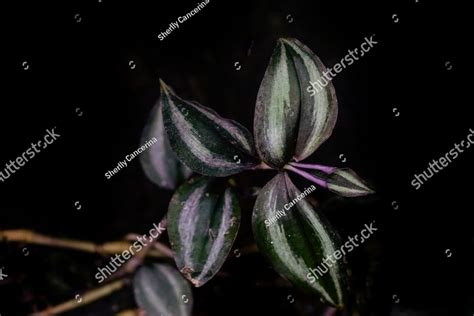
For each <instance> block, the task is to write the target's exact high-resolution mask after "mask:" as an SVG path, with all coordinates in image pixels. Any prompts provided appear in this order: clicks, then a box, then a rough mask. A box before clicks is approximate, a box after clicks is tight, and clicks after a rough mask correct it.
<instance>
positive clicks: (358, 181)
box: [289, 167, 375, 197]
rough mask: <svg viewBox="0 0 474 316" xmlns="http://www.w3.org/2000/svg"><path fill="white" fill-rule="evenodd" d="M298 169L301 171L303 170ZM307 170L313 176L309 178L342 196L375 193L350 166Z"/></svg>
mask: <svg viewBox="0 0 474 316" xmlns="http://www.w3.org/2000/svg"><path fill="white" fill-rule="evenodd" d="M289 170H293V171H296V170H294V169H293V168H292V167H289ZM298 171H299V173H301V170H298ZM305 172H307V173H309V174H310V175H311V176H312V178H311V177H307V179H309V180H313V182H315V183H317V184H319V185H321V186H323V187H325V188H327V189H328V190H329V191H331V192H333V193H336V194H339V195H342V196H346V197H356V196H363V195H368V194H373V193H375V192H374V191H373V190H372V189H371V188H370V187H369V186H368V185H367V184H365V182H364V181H363V180H362V178H361V177H359V176H358V175H357V173H355V172H354V171H353V170H352V169H349V168H342V169H339V168H335V167H325V168H318V169H313V170H310V171H308V170H306V171H305ZM305 172H303V173H305ZM297 173H298V172H297Z"/></svg>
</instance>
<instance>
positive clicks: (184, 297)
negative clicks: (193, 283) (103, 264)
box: [133, 264, 193, 316]
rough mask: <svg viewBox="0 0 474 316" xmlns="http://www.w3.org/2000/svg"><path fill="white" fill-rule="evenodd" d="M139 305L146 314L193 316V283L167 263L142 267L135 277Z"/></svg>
mask: <svg viewBox="0 0 474 316" xmlns="http://www.w3.org/2000/svg"><path fill="white" fill-rule="evenodd" d="M133 288H134V293H135V300H136V301H137V305H138V306H139V307H140V308H142V309H143V310H144V311H145V314H146V315H150V316H151V315H153V316H155V315H156V316H160V315H166V316H168V315H173V316H188V315H191V311H192V306H193V294H192V291H191V287H190V286H189V283H188V282H186V280H185V279H184V278H183V277H182V276H181V274H179V272H178V271H176V270H175V269H174V268H172V267H170V266H169V265H166V264H153V265H151V266H142V267H141V268H140V269H138V271H137V273H136V274H135V277H134V278H133Z"/></svg>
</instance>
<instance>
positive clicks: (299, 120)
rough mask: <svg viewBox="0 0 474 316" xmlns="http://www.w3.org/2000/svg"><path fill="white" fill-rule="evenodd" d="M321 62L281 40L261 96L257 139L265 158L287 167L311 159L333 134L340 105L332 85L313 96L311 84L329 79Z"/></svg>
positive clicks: (290, 41) (294, 43)
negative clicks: (291, 163) (325, 78)
mask: <svg viewBox="0 0 474 316" xmlns="http://www.w3.org/2000/svg"><path fill="white" fill-rule="evenodd" d="M325 70H326V68H325V66H324V65H323V63H322V62H321V61H320V60H319V58H318V57H317V56H316V55H315V54H314V53H313V52H312V51H311V50H310V49H309V48H308V47H306V46H305V45H303V44H302V43H301V42H299V41H298V40H296V39H292V38H288V39H279V40H278V42H277V46H276V48H275V50H274V52H273V55H272V57H271V59H270V62H269V65H268V67H267V70H266V72H265V76H264V77H263V80H262V83H261V84H260V89H259V91H258V96H257V104H256V108H255V117H254V134H255V142H256V148H257V152H258V154H259V156H260V157H261V158H262V159H263V160H264V161H265V162H266V163H268V164H269V165H272V166H275V167H279V168H281V167H283V166H284V165H285V164H286V163H288V162H289V161H290V160H291V159H292V158H294V159H295V160H296V161H299V160H302V159H304V158H306V157H308V156H309V155H311V154H312V153H313V152H314V151H315V150H316V149H317V148H318V147H319V145H321V144H322V143H323V142H324V141H325V140H326V139H327V138H328V137H329V136H330V135H331V133H332V130H333V128H334V125H335V123H336V119H337V100H336V93H335V91H334V87H333V86H332V83H331V82H330V81H326V82H327V85H326V86H325V87H323V88H322V90H321V91H319V92H317V93H315V94H314V96H312V95H311V94H310V93H309V92H308V91H307V87H308V86H309V82H310V81H312V82H315V81H318V80H320V79H321V78H323V72H324V71H325Z"/></svg>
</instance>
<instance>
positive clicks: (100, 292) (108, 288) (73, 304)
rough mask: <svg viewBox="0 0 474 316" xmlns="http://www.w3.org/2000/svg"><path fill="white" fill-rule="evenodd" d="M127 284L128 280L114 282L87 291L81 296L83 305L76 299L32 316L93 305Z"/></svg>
mask: <svg viewBox="0 0 474 316" xmlns="http://www.w3.org/2000/svg"><path fill="white" fill-rule="evenodd" d="M126 283H127V282H126V279H121V280H117V281H114V282H112V283H109V284H106V285H104V286H102V287H99V288H97V289H94V290H90V291H87V292H86V293H84V295H81V299H82V301H81V303H79V302H78V301H77V299H76V298H74V299H71V300H69V301H66V302H64V303H61V304H59V305H56V306H53V307H50V308H47V309H45V310H44V311H41V312H38V313H33V314H32V316H50V315H57V314H60V313H64V312H66V311H69V310H72V309H74V308H77V307H79V306H83V305H86V304H89V303H92V302H94V301H96V300H98V299H100V298H103V297H105V296H108V295H110V294H112V293H114V292H116V291H118V290H120V289H121V288H123V287H124V286H125V285H126Z"/></svg>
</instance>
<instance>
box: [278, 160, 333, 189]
mask: <svg viewBox="0 0 474 316" xmlns="http://www.w3.org/2000/svg"><path fill="white" fill-rule="evenodd" d="M285 169H286V170H290V171H293V172H294V173H297V174H299V175H300V176H302V177H303V178H305V179H308V180H309V181H312V182H314V183H316V184H317V185H319V186H322V187H323V188H327V186H328V185H327V182H326V181H324V180H321V179H319V178H316V177H315V176H313V175H311V174H309V173H307V172H306V171H303V170H299V169H297V168H295V167H293V166H289V165H286V166H285Z"/></svg>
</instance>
